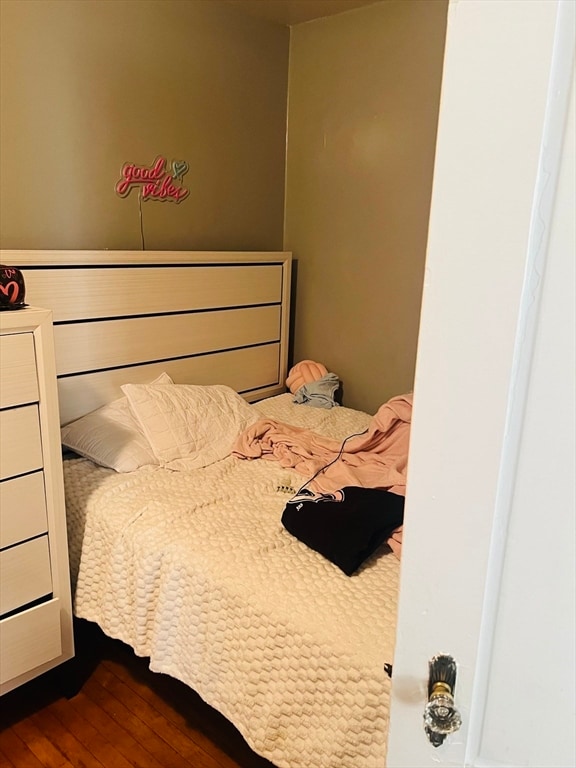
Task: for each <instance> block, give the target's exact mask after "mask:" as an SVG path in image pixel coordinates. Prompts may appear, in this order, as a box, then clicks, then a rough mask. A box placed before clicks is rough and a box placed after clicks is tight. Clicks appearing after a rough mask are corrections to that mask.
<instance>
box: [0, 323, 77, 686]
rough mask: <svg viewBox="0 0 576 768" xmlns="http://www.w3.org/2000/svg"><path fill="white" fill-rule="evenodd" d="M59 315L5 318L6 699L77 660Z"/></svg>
mask: <svg viewBox="0 0 576 768" xmlns="http://www.w3.org/2000/svg"><path fill="white" fill-rule="evenodd" d="M73 655H74V641H73V633H72V606H71V596H70V575H69V570H68V545H67V536H66V512H65V505H64V484H63V476H62V459H61V448H60V422H59V411H58V391H57V386H56V367H55V361H54V343H53V334H52V313H51V312H50V311H49V310H45V309H35V308H27V309H21V310H12V311H2V312H0V694H3V693H6V692H7V691H10V690H12V689H13V688H16V687H17V686H19V685H21V684H22V683H25V682H26V681H28V680H30V679H32V678H33V677H36V676H37V675H40V674H42V673H43V672H46V671H47V670H49V669H51V668H52V667H55V666H56V665H58V664H61V663H62V662H64V661H66V660H68V659H70V658H72V656H73Z"/></svg>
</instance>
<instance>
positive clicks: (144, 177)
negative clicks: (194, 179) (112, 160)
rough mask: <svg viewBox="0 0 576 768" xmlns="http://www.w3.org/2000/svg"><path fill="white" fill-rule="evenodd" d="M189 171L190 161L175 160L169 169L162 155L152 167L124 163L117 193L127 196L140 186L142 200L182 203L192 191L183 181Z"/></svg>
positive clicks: (117, 185)
mask: <svg viewBox="0 0 576 768" xmlns="http://www.w3.org/2000/svg"><path fill="white" fill-rule="evenodd" d="M187 172H188V163H187V162H186V161H185V160H173V161H172V165H171V167H170V169H168V161H167V160H166V158H165V157H161V156H159V157H157V158H156V160H155V161H154V164H153V165H152V166H150V167H148V166H144V165H136V164H135V163H124V165H123V166H122V171H121V174H122V178H121V179H120V180H119V181H118V182H117V183H116V194H117V195H120V197H127V196H128V195H129V194H130V192H131V191H132V190H133V189H134V188H138V189H139V190H140V196H141V198H142V200H159V201H160V202H166V201H168V202H171V203H181V202H182V200H184V198H185V197H187V196H188V195H189V193H190V190H189V189H187V188H186V187H184V186H183V185H182V183H181V182H182V177H183V176H184V174H185V173H187Z"/></svg>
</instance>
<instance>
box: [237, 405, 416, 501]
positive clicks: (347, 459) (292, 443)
mask: <svg viewBox="0 0 576 768" xmlns="http://www.w3.org/2000/svg"><path fill="white" fill-rule="evenodd" d="M411 415H412V395H398V396H397V397H393V398H392V399H391V400H389V401H388V402H387V403H384V405H382V406H380V408H379V409H378V411H377V413H376V414H375V415H374V416H373V417H372V419H371V421H370V424H369V427H368V430H367V432H365V433H363V434H362V435H359V436H356V437H350V438H348V439H347V440H346V441H345V442H344V443H342V442H341V441H339V440H333V439H330V438H327V437H324V436H322V435H318V434H316V433H315V432H311V431H310V430H307V429H303V428H301V427H294V426H291V425H289V424H283V423H281V422H278V421H273V420H272V419H259V420H258V421H257V422H255V423H254V424H253V425H252V426H250V427H248V429H246V430H245V431H244V432H242V433H241V434H240V435H239V436H238V438H237V439H236V442H235V443H234V446H233V449H232V453H233V455H234V456H238V457H239V458H242V459H267V460H269V461H278V462H280V464H281V465H282V466H283V467H290V468H292V469H294V470H296V472H298V473H299V474H301V475H304V476H306V477H309V478H314V479H313V480H311V482H310V483H309V484H308V485H309V487H310V488H312V489H313V490H315V491H320V492H331V491H335V490H338V489H339V488H343V487H345V486H349V485H359V486H362V487H364V488H385V489H387V490H389V491H392V493H398V494H401V495H402V496H404V495H405V493H406V465H407V461H408V445H409V440H410V420H411Z"/></svg>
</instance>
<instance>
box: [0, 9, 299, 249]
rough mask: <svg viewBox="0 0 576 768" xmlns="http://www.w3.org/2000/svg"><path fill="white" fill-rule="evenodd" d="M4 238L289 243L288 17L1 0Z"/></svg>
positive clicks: (78, 244) (7, 242)
mask: <svg viewBox="0 0 576 768" xmlns="http://www.w3.org/2000/svg"><path fill="white" fill-rule="evenodd" d="M0 34H1V38H0V51H1V54H0V55H1V59H0V78H1V79H0V107H1V109H0V114H1V123H0V142H1V143H0V247H3V248H65V249H67V248H72V249H74V248H88V249H90V248H95V249H102V248H110V249H124V248H126V249H139V248H140V247H141V232H140V218H139V201H138V194H137V192H136V191H132V192H131V193H130V194H129V196H128V197H127V198H125V199H122V198H120V197H118V196H117V195H116V194H115V191H114V187H115V184H116V182H117V180H118V179H119V177H120V169H121V167H122V165H123V164H124V163H125V162H134V163H137V164H140V165H151V164H152V163H153V161H154V160H155V158H156V157H157V156H158V155H164V156H166V157H167V159H168V162H169V163H171V161H172V160H185V161H186V162H188V164H189V167H190V169H189V171H188V173H187V174H186V175H185V176H184V177H183V181H184V185H185V186H186V187H187V188H189V189H190V194H189V196H188V198H187V199H185V200H183V201H182V202H181V203H179V204H178V205H176V204H174V203H170V202H160V201H146V202H143V203H142V214H143V215H142V224H143V230H144V242H145V247H146V248H148V249H193V250H204V249H206V250H218V249H222V250H227V249H230V250H244V249H255V250H258V249H263V250H267V249H281V248H282V229H283V217H284V171H285V168H284V165H285V146H286V90H287V76H288V46H289V29H288V28H287V27H281V26H277V25H274V24H272V23H270V22H266V21H262V20H259V19H255V18H253V17H251V16H246V15H244V14H241V13H240V12H238V11H236V10H235V9H233V8H231V7H230V6H229V5H227V4H225V3H220V2H219V1H218V0H210V2H185V1H182V0H161V1H160V2H158V1H156V0H137V1H136V0H15V1H14V0H1V2H0Z"/></svg>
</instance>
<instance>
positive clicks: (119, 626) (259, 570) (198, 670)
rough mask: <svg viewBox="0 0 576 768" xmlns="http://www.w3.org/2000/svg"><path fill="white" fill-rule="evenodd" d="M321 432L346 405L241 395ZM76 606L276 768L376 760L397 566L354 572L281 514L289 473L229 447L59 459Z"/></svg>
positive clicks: (349, 425)
mask: <svg viewBox="0 0 576 768" xmlns="http://www.w3.org/2000/svg"><path fill="white" fill-rule="evenodd" d="M254 407H255V408H258V410H259V412H260V413H261V414H262V415H264V416H266V417H269V418H273V419H276V420H278V421H281V422H286V423H292V424H296V425H298V426H303V427H307V428H308V429H312V430H314V431H317V432H320V433H321V434H324V435H327V436H329V437H333V438H337V439H343V438H344V437H345V436H347V435H349V434H352V433H354V432H357V431H359V430H362V429H365V428H366V427H367V425H368V423H369V420H370V417H369V416H368V415H367V414H361V413H359V412H356V411H351V410H349V409H346V408H333V409H330V410H324V409H315V408H310V407H307V406H303V405H294V404H293V403H292V397H291V395H280V396H278V397H276V398H271V399H270V400H268V401H264V402H263V403H260V404H258V405H257V406H254ZM65 464H66V467H65V481H66V493H67V511H68V524H69V544H70V552H71V567H72V576H73V581H74V583H75V585H76V586H75V613H76V615H77V616H79V617H81V618H84V619H88V620H90V621H94V622H97V623H98V624H99V625H100V627H101V628H102V629H103V630H104V631H105V632H106V633H107V634H108V635H110V636H112V637H114V638H118V639H120V640H122V641H124V642H125V643H128V644H129V645H130V646H132V648H134V650H135V652H136V653H137V654H138V655H141V656H147V657H150V667H151V669H153V670H154V671H157V672H163V673H166V674H169V675H172V676H173V677H175V678H178V679H179V680H181V681H183V682H184V683H186V684H188V685H190V686H191V687H192V688H193V689H194V690H196V691H197V692H198V693H199V694H200V695H201V696H202V697H203V698H204V699H205V701H207V702H208V703H209V704H210V705H212V706H213V707H215V708H216V709H217V710H219V711H220V712H221V713H222V714H223V715H225V716H226V717H227V718H228V719H229V720H231V721H232V722H233V723H234V724H235V725H236V726H237V728H238V729H239V730H240V731H241V733H242V734H243V735H244V737H245V738H246V740H247V741H248V743H249V744H250V745H251V746H252V748H253V749H254V750H255V751H256V752H258V753H259V754H261V755H263V756H265V757H266V758H268V759H269V760H270V761H272V762H273V763H274V764H275V765H277V766H279V767H280V768H382V767H383V766H384V765H385V751H386V732H387V723H388V706H389V691H390V680H389V678H388V676H387V674H386V672H385V670H384V665H385V664H387V663H391V662H392V660H393V650H394V639H395V620H396V596H397V590H398V574H399V562H398V560H397V559H396V558H395V557H394V556H392V554H391V553H390V552H389V551H388V550H387V549H386V548H384V551H383V552H381V553H380V555H379V556H375V557H373V558H372V559H371V560H369V561H368V562H367V563H366V564H365V565H364V566H363V567H362V568H361V569H360V571H359V572H358V573H356V574H355V575H354V576H352V577H348V576H345V575H344V574H343V573H342V572H341V571H340V570H339V569H338V568H337V567H336V566H335V565H333V564H332V563H330V562H328V561H327V560H325V559H324V558H322V556H321V555H319V554H317V553H316V552H313V551H312V550H310V549H308V548H307V547H306V546H305V545H304V544H302V543H301V542H299V541H298V540H296V539H295V538H293V537H292V536H291V535H290V534H289V533H288V532H287V531H285V530H284V528H283V527H282V525H281V522H280V518H281V514H282V510H283V509H284V506H285V504H286V501H287V498H288V495H287V494H286V493H285V492H283V491H282V490H279V488H281V486H286V485H289V484H292V486H293V487H294V488H295V489H298V487H299V486H300V484H302V477H301V476H300V475H298V474H296V473H295V472H294V471H293V470H286V469H283V468H282V467H280V466H279V465H278V464H276V463H275V462H266V461H252V462H246V461H243V460H241V459H238V458H235V457H229V458H227V459H224V460H223V461H219V462H217V463H216V464H213V465H211V466H209V467H206V468H204V469H201V470H191V471H187V472H171V471H169V470H166V469H149V468H148V469H141V470H138V471H137V472H134V473H130V474H117V473H115V472H113V471H111V470H107V469H104V468H102V467H97V466H95V465H94V464H92V463H91V462H89V461H86V460H84V459H74V460H71V461H67V462H65Z"/></svg>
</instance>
